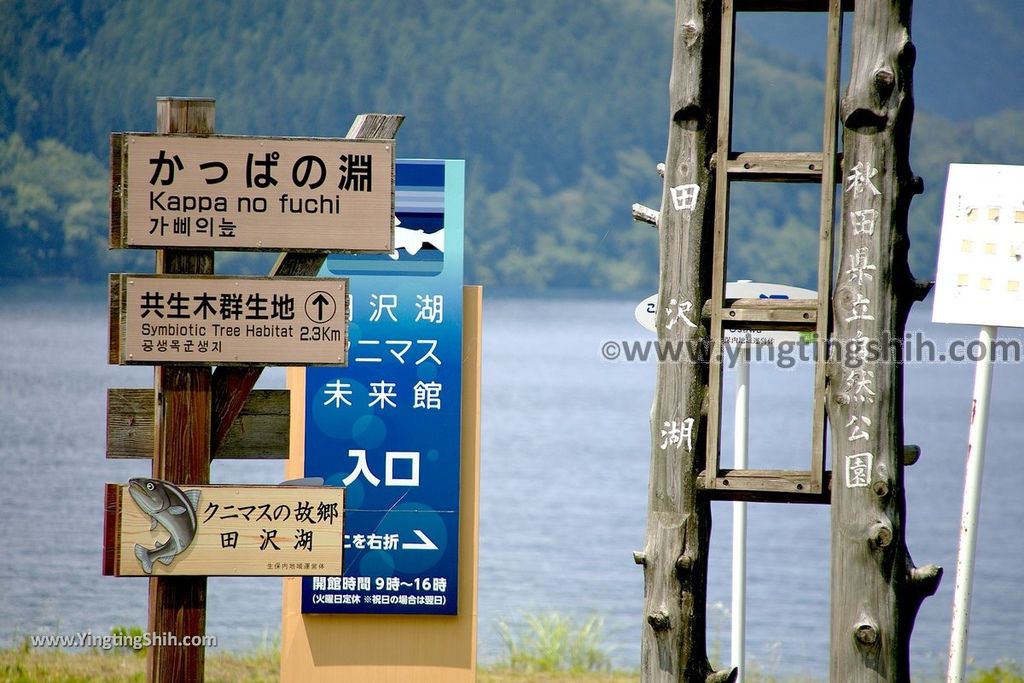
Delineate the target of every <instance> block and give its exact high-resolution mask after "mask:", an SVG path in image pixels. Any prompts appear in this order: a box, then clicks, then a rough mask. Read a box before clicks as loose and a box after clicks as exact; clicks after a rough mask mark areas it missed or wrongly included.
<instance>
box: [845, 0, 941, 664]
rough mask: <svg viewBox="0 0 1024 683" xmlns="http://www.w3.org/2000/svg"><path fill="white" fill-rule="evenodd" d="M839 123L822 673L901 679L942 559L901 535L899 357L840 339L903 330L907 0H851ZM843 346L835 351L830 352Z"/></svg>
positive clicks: (910, 191)
mask: <svg viewBox="0 0 1024 683" xmlns="http://www.w3.org/2000/svg"><path fill="white" fill-rule="evenodd" d="M855 14H856V16H855V21H856V24H855V27H854V32H853V68H852V72H851V80H850V84H849V87H848V90H847V93H846V95H845V97H844V99H843V102H842V106H841V111H840V117H841V120H842V123H843V126H844V130H843V148H844V155H843V178H842V180H843V184H842V196H843V204H842V247H841V254H840V259H841V260H840V262H839V263H840V266H839V271H838V274H837V275H838V277H837V281H836V289H835V295H834V297H833V319H834V325H835V327H834V339H835V340H837V341H838V342H839V344H837V346H836V347H835V348H833V352H834V353H833V355H832V357H831V359H830V361H831V363H830V369H829V385H830V396H829V400H828V412H829V421H830V425H831V433H832V466H833V478H832V613H831V657H830V661H831V665H830V671H829V680H831V681H843V683H862V682H867V681H870V682H872V683H883V682H889V681H909V680H910V664H909V650H910V635H911V630H912V628H913V623H914V618H915V616H916V614H917V609H918V607H919V606H920V604H921V601H922V600H923V599H924V598H925V597H926V596H928V595H931V594H933V593H934V592H935V589H936V588H937V587H938V582H939V579H940V577H941V569H940V568H938V567H935V566H928V567H923V568H920V569H919V568H917V567H915V566H914V564H913V562H912V561H911V558H910V554H909V553H908V552H907V547H906V542H905V536H904V517H905V507H906V501H905V493H904V478H903V467H904V443H903V436H904V435H903V366H902V364H901V363H899V362H892V361H893V359H892V358H891V357H883V358H881V359H879V360H877V361H876V360H873V358H874V357H877V356H872V355H870V354H869V355H868V356H867V357H860V358H858V357H857V353H856V350H851V349H852V348H853V347H852V345H851V344H850V343H849V342H855V341H858V340H859V341H862V342H864V343H865V344H867V343H870V344H878V345H879V349H880V350H881V351H882V353H883V354H887V353H893V352H894V351H893V347H892V346H891V343H892V342H893V341H894V340H895V342H899V341H900V340H902V339H903V333H904V327H905V324H906V318H907V314H908V313H909V310H910V306H911V305H912V304H913V302H914V301H915V300H917V299H919V295H920V287H919V285H918V284H917V283H916V282H915V281H914V278H913V276H912V275H911V272H910V267H909V265H908V262H907V251H908V237H907V213H908V209H909V206H910V200H911V198H912V197H913V195H914V194H915V193H916V192H917V190H918V186H919V181H917V180H916V179H915V178H914V176H913V174H912V172H911V169H910V155H909V151H910V129H911V122H912V118H913V110H914V104H913V97H912V87H911V85H912V74H913V67H914V60H915V48H914V45H913V43H911V41H910V15H911V0H870V1H868V0H857V2H856V7H855ZM840 350H841V351H843V352H844V356H845V357H840V356H839V355H838V354H837V353H836V352H838V351H840Z"/></svg>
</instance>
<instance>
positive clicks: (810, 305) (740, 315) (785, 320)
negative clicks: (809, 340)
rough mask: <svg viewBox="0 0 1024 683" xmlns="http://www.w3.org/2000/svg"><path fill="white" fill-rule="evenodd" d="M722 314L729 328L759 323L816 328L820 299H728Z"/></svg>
mask: <svg viewBox="0 0 1024 683" xmlns="http://www.w3.org/2000/svg"><path fill="white" fill-rule="evenodd" d="M725 303H726V305H725V306H723V307H722V308H721V309H719V316H720V318H721V319H722V321H723V323H724V324H725V325H728V327H729V328H730V329H743V328H746V327H749V326H750V325H755V326H757V325H760V326H761V327H764V328H766V329H779V330H782V329H806V330H813V329H815V327H816V323H817V319H818V302H817V301H800V300H796V299H791V300H788V301H775V300H770V299H728V300H726V302H725Z"/></svg>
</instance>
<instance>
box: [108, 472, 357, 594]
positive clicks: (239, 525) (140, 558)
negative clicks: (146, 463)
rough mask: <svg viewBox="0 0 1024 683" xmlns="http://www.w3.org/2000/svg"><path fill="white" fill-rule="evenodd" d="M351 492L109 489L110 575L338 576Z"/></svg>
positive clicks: (137, 484) (157, 483) (147, 485)
mask: <svg viewBox="0 0 1024 683" xmlns="http://www.w3.org/2000/svg"><path fill="white" fill-rule="evenodd" d="M343 518H344V490H343V489H341V488H335V487H325V486H288V485H282V486H266V485H252V486H180V487H179V486H176V485H174V484H172V483H170V482H167V481H163V480H160V479H145V478H137V479H132V480H130V481H129V482H128V483H127V484H107V490H106V517H105V520H104V552H103V573H104V575H107V576H323V575H328V576H337V575H339V574H340V573H341V567H342V565H341V555H342V546H343V542H344V534H343V531H342V520H343Z"/></svg>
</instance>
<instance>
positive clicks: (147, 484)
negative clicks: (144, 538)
mask: <svg viewBox="0 0 1024 683" xmlns="http://www.w3.org/2000/svg"><path fill="white" fill-rule="evenodd" d="M128 493H130V494H131V496H132V500H134V501H135V503H136V504H137V505H138V506H139V508H140V509H141V510H142V511H143V512H145V513H146V514H147V515H149V516H150V518H151V519H152V524H151V525H150V527H149V528H150V529H155V528H156V525H157V524H160V526H162V527H163V528H164V529H166V530H167V532H168V533H169V534H170V536H169V537H168V539H167V540H166V541H157V542H156V547H155V548H146V547H145V546H143V545H142V544H140V543H136V544H135V557H137V558H138V559H139V564H141V565H142V571H144V572H146V573H147V574H150V573H152V571H153V563H154V562H163V563H164V564H170V563H171V561H172V560H174V558H175V557H176V556H177V555H178V554H180V553H181V552H183V551H184V550H185V549H186V548H188V546H189V544H191V543H192V539H193V538H195V535H196V508H197V507H198V506H199V491H198V490H197V489H192V490H189V491H182V490H181V489H179V488H178V487H177V486H175V485H174V484H171V483H169V482H166V481H162V480H160V479H143V478H141V477H140V478H135V479H129V480H128Z"/></svg>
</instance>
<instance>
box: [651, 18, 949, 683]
mask: <svg viewBox="0 0 1024 683" xmlns="http://www.w3.org/2000/svg"><path fill="white" fill-rule="evenodd" d="M911 4H912V0H676V15H675V23H674V26H675V34H674V39H673V60H672V73H671V76H670V79H669V108H670V109H669V111H670V118H669V135H668V148H667V152H666V157H665V163H664V165H663V167H661V168H660V170H661V171H662V174H663V175H664V186H663V190H662V204H661V210H660V211H655V210H654V209H650V208H647V207H643V206H640V205H634V207H633V214H634V217H635V218H636V219H637V220H643V221H646V222H649V223H653V224H655V225H656V226H657V228H658V231H659V262H660V276H659V292H658V307H657V320H656V328H657V332H658V343H659V345H668V346H673V345H675V346H679V345H683V346H685V347H687V348H688V349H690V350H691V352H692V350H693V349H694V348H695V347H699V348H701V349H707V348H709V347H710V349H711V353H710V357H706V356H705V355H704V354H698V356H696V360H697V362H678V361H675V360H673V359H672V358H662V359H659V362H658V369H657V380H656V389H655V397H654V405H653V407H652V411H651V465H650V487H649V499H648V519H647V532H646V542H645V546H644V548H643V549H642V550H639V551H636V552H635V553H634V560H635V561H636V563H637V564H639V565H641V566H642V567H643V570H644V584H645V590H644V616H645V620H646V626H645V629H644V631H643V637H642V640H641V675H642V680H643V681H645V683H649V682H651V681H659V682H665V683H669V682H671V683H683V682H685V683H725V682H727V681H734V680H735V679H736V676H737V673H738V672H737V670H736V669H729V668H725V669H721V670H717V671H716V670H714V669H713V667H712V663H711V662H710V661H709V659H708V655H707V633H706V631H707V614H706V612H707V609H706V608H707V604H706V601H707V581H708V552H709V548H710V538H711V504H710V501H711V500H714V499H719V500H741V501H762V502H788V503H828V504H830V506H831V517H832V539H831V558H832V581H831V603H832V604H831V612H830V653H829V680H832V681H835V682H836V683H839V682H842V683H888V682H890V681H909V680H910V668H909V649H910V635H911V631H912V629H913V623H914V619H915V617H916V614H917V611H918V608H919V607H920V605H921V602H922V601H923V600H924V598H926V597H927V596H929V595H932V594H933V593H934V592H935V590H936V589H937V587H938V583H939V580H940V578H941V575H942V570H941V568H939V567H936V566H933V565H927V566H924V567H917V566H915V565H914V563H913V561H912V560H911V558H910V554H909V552H908V551H907V547H906V541H905V535H904V528H903V527H904V517H905V515H906V499H905V491H904V478H903V468H904V465H909V464H913V462H914V461H915V460H916V459H917V456H918V455H919V449H917V448H916V447H914V446H907V445H906V444H905V443H904V433H903V367H902V364H901V362H899V360H895V361H894V359H892V358H887V357H881V358H871V357H868V356H866V355H865V356H859V355H857V356H852V357H853V358H854V360H857V361H858V362H857V363H855V364H854V363H848V362H847V360H848V359H849V358H851V356H849V355H846V354H849V353H851V352H850V351H849V350H848V349H849V342H851V341H853V340H857V342H858V343H861V342H860V340H867V341H868V342H873V343H874V344H882V345H884V344H886V343H888V341H889V340H901V341H902V339H903V336H904V331H905V325H906V318H907V315H908V313H909V311H910V308H911V306H912V305H913V303H914V302H915V301H920V300H922V299H923V298H924V296H925V295H926V294H927V292H928V291H929V289H930V283H922V282H918V281H917V280H915V279H914V277H913V275H912V274H911V272H910V267H909V265H908V261H907V253H908V244H909V238H908V235H907V214H908V210H909V205H910V200H911V199H912V197H913V196H914V195H915V194H919V193H920V192H921V191H922V190H923V185H922V183H921V180H920V178H917V177H915V176H913V174H912V171H911V169H910V163H909V149H910V129H911V124H912V119H913V96H912V88H911V83H912V74H913V66H914V59H915V48H914V45H913V43H912V42H911V40H910V15H911ZM739 12H819V13H825V14H826V15H827V47H826V63H825V74H824V115H823V122H822V128H821V140H822V148H821V150H820V151H817V152H799V153H793V152H750V151H737V150H734V149H733V147H732V141H733V138H732V133H733V131H732V123H733V111H732V107H733V76H734V62H735V47H736V39H735V38H736V16H737V13H739ZM851 12H852V13H854V14H855V15H856V16H855V24H854V30H853V31H852V36H853V39H852V43H853V46H852V50H851V55H852V57H851V64H852V67H851V71H850V83H849V85H848V86H847V88H846V91H845V93H843V95H842V96H841V95H840V75H841V63H842V57H843V50H842V37H843V20H844V13H851ZM840 131H842V135H843V137H842V145H840V138H839V134H840ZM840 146H841V147H842V150H843V152H842V153H840V152H839V149H840ZM734 182H783V183H817V184H818V185H819V186H820V189H821V196H820V211H819V225H818V241H817V296H816V298H814V299H808V300H777V299H728V298H726V280H727V276H728V273H727V263H728V242H729V218H730V211H729V195H730V186H731V184H732V183H734ZM837 186H838V189H837ZM837 194H838V198H837ZM840 198H841V199H840ZM837 213H838V214H839V217H838V218H837ZM834 255H836V256H837V257H838V262H839V266H840V267H839V268H837V267H836V263H835V262H834V261H835V258H836V256H834ZM677 322H681V323H682V324H676V323H677ZM733 330H740V331H742V330H798V331H802V332H807V333H811V334H813V335H815V338H816V343H817V348H816V349H815V350H816V354H815V361H814V362H815V370H814V397H813V416H812V417H813V420H812V428H811V433H810V434H809V435H808V436H809V438H810V443H809V449H808V450H809V453H810V458H809V466H808V469H807V470H767V469H761V470H758V469H724V468H723V467H722V465H721V456H720V443H721V418H722V399H723V391H722V375H723V367H722V361H723V343H724V338H725V336H726V334H727V333H729V332H730V331H733ZM844 349H846V350H844ZM856 353H858V354H859V353H860V351H856ZM690 358H691V359H694V358H695V356H693V355H690ZM826 425H827V426H826ZM826 438H829V439H830V444H831V449H829V450H827V449H826ZM826 453H828V457H829V459H831V461H832V471H829V470H828V469H827V465H826Z"/></svg>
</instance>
